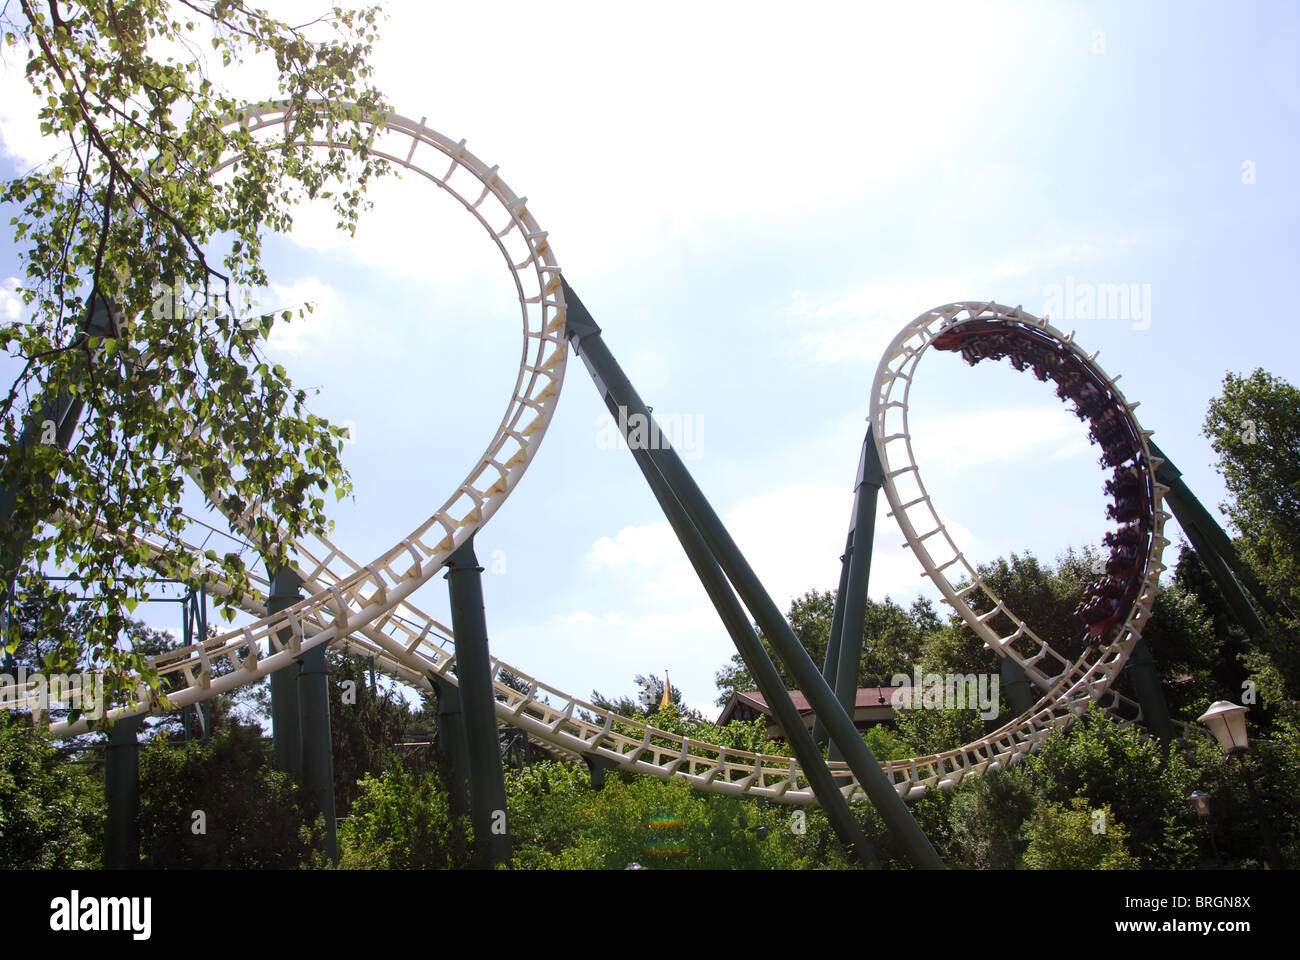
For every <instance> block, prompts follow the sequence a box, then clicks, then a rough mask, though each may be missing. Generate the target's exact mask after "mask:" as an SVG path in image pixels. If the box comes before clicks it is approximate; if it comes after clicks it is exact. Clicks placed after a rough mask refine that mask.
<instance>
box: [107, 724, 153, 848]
mask: <svg viewBox="0 0 1300 960" xmlns="http://www.w3.org/2000/svg"><path fill="white" fill-rule="evenodd" d="M143 725H144V718H143V717H128V718H126V719H124V720H118V721H117V722H116V723H114V724H113V727H112V729H110V730H109V731H108V746H107V747H106V748H105V750H104V799H105V801H106V802H107V805H108V814H107V817H106V818H105V821H104V869H106V870H134V869H136V868H137V867H139V865H140V833H139V829H138V827H137V825H136V815H137V813H138V811H139V809H140V744H139V741H138V740H137V739H136V735H137V734H138V733H139V732H140V728H141V727H142V726H143Z"/></svg>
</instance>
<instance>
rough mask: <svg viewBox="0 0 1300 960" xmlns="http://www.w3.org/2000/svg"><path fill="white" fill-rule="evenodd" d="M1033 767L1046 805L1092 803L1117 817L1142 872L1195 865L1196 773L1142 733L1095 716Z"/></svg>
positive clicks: (1050, 743)
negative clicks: (1192, 797)
mask: <svg viewBox="0 0 1300 960" xmlns="http://www.w3.org/2000/svg"><path fill="white" fill-rule="evenodd" d="M1032 767H1033V772H1034V779H1035V781H1036V782H1037V783H1038V784H1039V785H1040V787H1041V789H1042V792H1043V796H1044V797H1045V798H1046V799H1047V800H1049V801H1057V802H1065V801H1068V800H1070V799H1072V798H1074V797H1086V798H1088V799H1089V800H1090V801H1091V802H1092V803H1094V804H1096V805H1105V806H1108V807H1109V808H1110V809H1111V810H1113V811H1114V812H1115V816H1116V817H1117V818H1118V819H1119V820H1120V821H1121V822H1122V823H1124V824H1125V825H1126V826H1127V828H1128V831H1129V836H1130V838H1131V839H1130V842H1129V849H1130V850H1131V851H1132V853H1133V855H1134V856H1135V857H1136V858H1137V859H1138V860H1139V861H1140V863H1141V864H1142V866H1144V867H1151V868H1155V869H1170V868H1177V867H1187V866H1190V865H1191V863H1192V861H1193V860H1194V858H1195V854H1196V844H1195V839H1194V837H1193V835H1192V830H1191V827H1192V820H1191V814H1190V812H1189V810H1188V806H1187V797H1188V795H1189V794H1190V793H1191V792H1192V790H1193V789H1195V787H1194V785H1193V783H1194V781H1193V778H1192V774H1191V771H1190V769H1189V768H1188V766H1187V764H1186V763H1185V762H1184V760H1183V759H1182V757H1180V756H1179V755H1178V754H1177V753H1176V752H1171V753H1170V755H1169V757H1168V758H1167V759H1166V757H1165V755H1164V751H1163V750H1162V748H1161V746H1160V744H1159V742H1158V741H1156V740H1154V739H1152V738H1150V737H1147V736H1145V735H1144V734H1142V733H1141V732H1140V731H1138V730H1137V729H1136V728H1133V727H1124V726H1121V725H1120V724H1119V723H1117V722H1115V721H1113V720H1110V719H1109V718H1107V717H1106V716H1105V715H1104V714H1102V713H1100V712H1099V711H1096V710H1090V711H1089V713H1088V716H1087V717H1085V718H1084V719H1083V720H1081V721H1080V722H1078V723H1076V724H1073V725H1072V726H1071V729H1070V730H1069V731H1068V732H1065V733H1062V732H1059V731H1058V732H1057V733H1055V734H1054V735H1053V736H1052V737H1050V738H1049V739H1048V740H1047V742H1046V743H1045V744H1044V745H1043V748H1042V750H1041V751H1040V752H1039V753H1038V755H1037V756H1035V757H1034V758H1033V761H1032Z"/></svg>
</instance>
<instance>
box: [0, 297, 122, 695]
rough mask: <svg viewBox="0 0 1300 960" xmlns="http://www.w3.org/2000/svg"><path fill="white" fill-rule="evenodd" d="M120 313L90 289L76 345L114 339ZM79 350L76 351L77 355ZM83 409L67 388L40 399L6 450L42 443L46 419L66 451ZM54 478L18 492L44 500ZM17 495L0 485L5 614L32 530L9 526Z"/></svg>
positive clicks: (1, 604)
mask: <svg viewBox="0 0 1300 960" xmlns="http://www.w3.org/2000/svg"><path fill="white" fill-rule="evenodd" d="M120 315H121V312H120V311H119V310H118V309H117V305H116V304H115V303H113V301H112V300H111V299H109V298H108V297H105V296H103V295H102V294H98V293H95V292H94V291H92V293H91V296H90V298H88V300H87V305H86V319H85V322H84V323H83V324H82V327H81V331H80V336H79V337H78V340H77V341H76V344H82V343H84V341H85V339H86V338H88V337H94V338H98V339H117V338H118V336H119V335H120V333H121V327H120V323H119V318H120ZM74 345H75V344H74ZM80 352H81V351H78V353H79V354H80ZM73 382H74V384H79V383H80V382H81V374H80V373H77V374H76V375H75V376H74V380H73ZM84 410H85V401H84V400H82V399H81V398H80V397H78V398H76V399H75V400H74V399H73V398H72V395H71V393H70V392H69V391H68V390H67V389H63V390H61V391H60V392H59V393H58V394H57V395H56V396H55V397H53V398H52V399H48V400H46V401H44V402H42V403H41V404H40V406H39V407H38V408H37V409H36V410H35V412H34V415H33V412H32V411H28V418H27V422H26V423H25V424H24V425H23V431H22V433H21V434H20V436H19V440H18V443H17V444H15V445H14V447H12V448H10V450H9V451H8V452H9V454H10V456H12V457H18V458H21V457H23V456H25V455H26V451H27V449H29V448H30V447H32V446H33V445H35V444H38V443H41V442H43V438H44V437H45V435H46V430H45V423H46V421H49V422H50V423H52V424H54V428H55V432H54V438H53V439H54V444H55V445H56V446H57V447H59V448H60V449H62V450H67V449H68V445H69V444H70V443H71V442H72V435H73V433H75V432H76V429H77V424H78V422H79V421H80V420H81V414H82V413H83V412H84ZM55 479H56V478H55V477H53V476H51V477H47V478H44V479H43V480H41V481H39V482H38V483H37V488H36V489H35V490H31V489H26V490H23V491H22V493H24V494H26V495H27V496H35V497H36V498H38V499H46V500H48V495H49V490H50V487H51V486H52V485H53V483H54V481H55ZM18 496H19V490H18V489H17V487H16V486H14V485H12V484H10V485H5V486H0V530H3V531H4V534H5V535H4V536H3V537H0V541H3V542H4V547H3V549H0V609H4V610H5V611H6V614H7V612H8V607H9V603H10V599H11V591H12V590H13V586H14V579H15V576H16V575H17V572H18V569H19V567H20V565H21V563H22V554H23V550H24V548H25V547H26V544H27V541H28V540H30V539H31V537H32V531H33V529H34V524H33V525H29V526H28V528H27V529H23V530H15V529H12V528H13V521H14V512H15V510H16V509H17V506H18ZM7 626H8V623H7V616H6V627H7ZM3 646H4V644H0V648H3ZM5 666H6V668H7V670H6V672H9V671H11V670H12V666H13V661H12V659H6V660H5Z"/></svg>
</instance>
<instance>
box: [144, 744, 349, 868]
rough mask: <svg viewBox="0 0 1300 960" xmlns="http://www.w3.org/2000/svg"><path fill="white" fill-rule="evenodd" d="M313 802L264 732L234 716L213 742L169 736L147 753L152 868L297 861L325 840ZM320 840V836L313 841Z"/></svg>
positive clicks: (147, 852) (148, 860)
mask: <svg viewBox="0 0 1300 960" xmlns="http://www.w3.org/2000/svg"><path fill="white" fill-rule="evenodd" d="M308 809H310V806H309V801H308V800H307V799H306V797H305V796H304V795H303V793H302V792H301V791H300V790H299V789H298V788H297V787H296V786H295V785H294V783H293V781H292V780H291V779H290V778H289V776H288V774H285V773H282V772H280V771H279V770H276V769H275V768H274V767H273V766H272V765H271V760H270V757H269V755H268V751H267V749H266V746H265V744H264V743H263V742H262V731H261V729H260V728H258V727H253V726H248V725H245V724H242V723H238V722H234V723H232V724H231V725H229V726H227V727H225V728H224V729H223V730H221V731H219V732H218V733H217V734H216V735H215V736H214V737H213V738H212V742H211V743H208V744H199V743H194V742H191V743H189V744H183V745H182V744H176V743H172V742H169V741H168V738H167V737H165V736H164V737H162V738H160V739H159V740H158V741H156V742H155V743H153V744H151V745H150V746H149V747H148V748H147V749H144V750H142V751H141V752H140V813H139V817H138V819H137V822H138V823H139V827H140V855H141V861H142V864H143V865H144V866H146V867H153V868H176V867H193V868H204V869H236V870H250V869H273V868H281V869H283V868H292V867H297V866H301V865H303V864H305V863H308V862H310V861H311V858H312V848H313V846H319V831H320V830H321V829H323V827H324V823H323V821H319V820H318V822H317V824H316V826H315V829H316V830H317V831H318V833H317V835H316V836H313V833H312V827H311V826H310V825H309V824H308V821H307V818H306V816H305V812H306V811H307V810H308ZM314 841H315V842H314Z"/></svg>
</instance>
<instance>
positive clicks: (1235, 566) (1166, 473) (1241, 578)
mask: <svg viewBox="0 0 1300 960" xmlns="http://www.w3.org/2000/svg"><path fill="white" fill-rule="evenodd" d="M1151 453H1152V455H1153V456H1156V457H1159V458H1160V459H1161V460H1163V461H1164V463H1162V464H1160V466H1159V467H1158V468H1157V469H1156V480H1158V481H1159V482H1160V483H1162V484H1164V485H1165V486H1166V487H1168V488H1169V492H1168V493H1166V494H1165V500H1166V501H1167V502H1168V504H1169V509H1170V510H1171V511H1172V512H1173V514H1174V516H1175V517H1176V518H1177V520H1178V525H1179V526H1180V527H1182V528H1183V532H1184V533H1186V534H1187V539H1188V540H1190V541H1191V542H1192V547H1193V549H1195V550H1196V553H1197V556H1199V557H1200V558H1201V562H1202V563H1204V564H1205V567H1206V569H1207V570H1208V571H1209V573H1210V576H1212V577H1213V578H1214V582H1215V583H1216V584H1218V587H1219V590H1220V591H1221V592H1222V593H1223V597H1224V599H1225V600H1226V601H1227V602H1228V605H1229V606H1230V607H1231V608H1232V612H1233V614H1234V615H1235V616H1236V618H1237V620H1238V622H1240V623H1241V625H1242V626H1243V627H1245V628H1246V630H1247V632H1248V633H1250V634H1251V635H1252V636H1254V637H1256V638H1258V637H1259V636H1261V635H1262V634H1263V633H1264V631H1265V630H1266V627H1265V625H1264V622H1263V620H1262V619H1261V618H1260V616H1259V613H1258V612H1257V611H1256V610H1255V607H1254V604H1252V603H1251V597H1252V596H1253V597H1254V598H1255V602H1256V603H1258V604H1259V605H1260V606H1261V607H1263V608H1264V610H1266V611H1267V612H1268V613H1271V614H1272V615H1273V616H1275V617H1276V616H1281V615H1282V614H1283V613H1285V614H1286V615H1287V616H1294V614H1293V613H1291V611H1290V610H1283V609H1282V608H1280V607H1279V606H1278V605H1277V604H1276V603H1274V602H1273V600H1272V598H1271V597H1269V595H1268V592H1267V591H1266V590H1265V589H1264V588H1263V586H1262V585H1261V584H1260V583H1259V581H1258V580H1256V579H1255V576H1254V574H1253V573H1252V572H1251V570H1250V567H1249V566H1247V565H1246V564H1245V563H1244V562H1243V561H1242V559H1241V557H1240V556H1238V555H1237V548H1236V547H1235V546H1234V545H1233V543H1232V538H1231V537H1229V536H1228V535H1227V533H1225V532H1224V530H1223V528H1222V527H1221V526H1219V523H1218V521H1217V520H1215V519H1214V517H1213V516H1212V515H1211V514H1210V512H1209V511H1208V510H1206V509H1205V507H1204V506H1203V505H1202V504H1201V501H1200V500H1198V499H1197V497H1196V494H1194V493H1192V491H1191V489H1190V488H1189V487H1188V486H1187V484H1186V483H1185V482H1184V481H1183V473H1182V471H1181V470H1179V469H1178V467H1177V466H1175V465H1174V462H1173V461H1172V460H1170V459H1169V458H1168V457H1167V456H1165V454H1164V452H1163V451H1162V450H1161V449H1160V448H1159V447H1157V446H1156V445H1155V444H1154V443H1151ZM1248 594H1249V595H1248Z"/></svg>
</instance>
